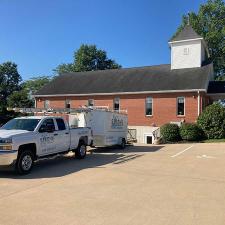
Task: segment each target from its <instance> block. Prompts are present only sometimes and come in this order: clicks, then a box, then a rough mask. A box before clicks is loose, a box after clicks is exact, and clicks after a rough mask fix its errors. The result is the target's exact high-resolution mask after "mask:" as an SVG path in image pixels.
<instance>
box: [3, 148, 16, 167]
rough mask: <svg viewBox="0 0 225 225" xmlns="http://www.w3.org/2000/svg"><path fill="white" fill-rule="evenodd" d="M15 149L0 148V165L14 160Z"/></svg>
mask: <svg viewBox="0 0 225 225" xmlns="http://www.w3.org/2000/svg"><path fill="white" fill-rule="evenodd" d="M17 153H18V151H17V150H10V151H9V150H7V151H3V150H0V166H10V165H12V164H14V163H15V162H16V159H17Z"/></svg>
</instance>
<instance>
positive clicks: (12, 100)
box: [7, 89, 33, 108]
mask: <svg viewBox="0 0 225 225" xmlns="http://www.w3.org/2000/svg"><path fill="white" fill-rule="evenodd" d="M7 103H8V106H9V107H12V108H15V107H17V108H31V107H33V100H32V99H30V98H29V93H28V91H27V90H26V89H22V90H20V91H15V92H13V93H12V94H11V95H10V96H9V98H8V101H7Z"/></svg>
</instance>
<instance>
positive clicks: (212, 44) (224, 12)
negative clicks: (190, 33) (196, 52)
mask: <svg viewBox="0 0 225 225" xmlns="http://www.w3.org/2000/svg"><path fill="white" fill-rule="evenodd" d="M189 20H190V24H191V26H192V27H193V28H194V30H195V31H196V32H197V33H198V34H199V35H201V36H202V37H203V38H204V39H205V41H206V43H207V45H208V48H209V54H210V58H209V59H208V60H209V62H213V65H214V71H215V74H216V76H217V79H220V80H222V79H224V76H225V2H224V1H223V0H208V1H207V2H206V3H205V4H202V5H201V6H200V8H199V11H198V13H195V12H191V13H189ZM187 23H188V15H184V16H183V19H182V24H181V25H180V26H179V27H178V29H177V31H176V33H175V34H174V36H176V35H177V33H179V32H180V31H181V30H182V29H183V27H184V26H185V25H187Z"/></svg>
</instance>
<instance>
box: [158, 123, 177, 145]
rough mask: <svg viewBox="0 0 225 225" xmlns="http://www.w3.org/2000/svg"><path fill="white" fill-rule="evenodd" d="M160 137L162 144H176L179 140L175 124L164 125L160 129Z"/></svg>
mask: <svg viewBox="0 0 225 225" xmlns="http://www.w3.org/2000/svg"><path fill="white" fill-rule="evenodd" d="M160 133H161V137H162V139H163V141H164V142H176V141H179V140H180V132H179V127H178V125H176V124H170V123H168V124H165V125H163V126H162V127H161V128H160Z"/></svg>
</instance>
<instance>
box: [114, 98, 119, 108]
mask: <svg viewBox="0 0 225 225" xmlns="http://www.w3.org/2000/svg"><path fill="white" fill-rule="evenodd" d="M115 99H119V109H115V107H114V106H115ZM113 110H120V97H115V98H114V99H113Z"/></svg>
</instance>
